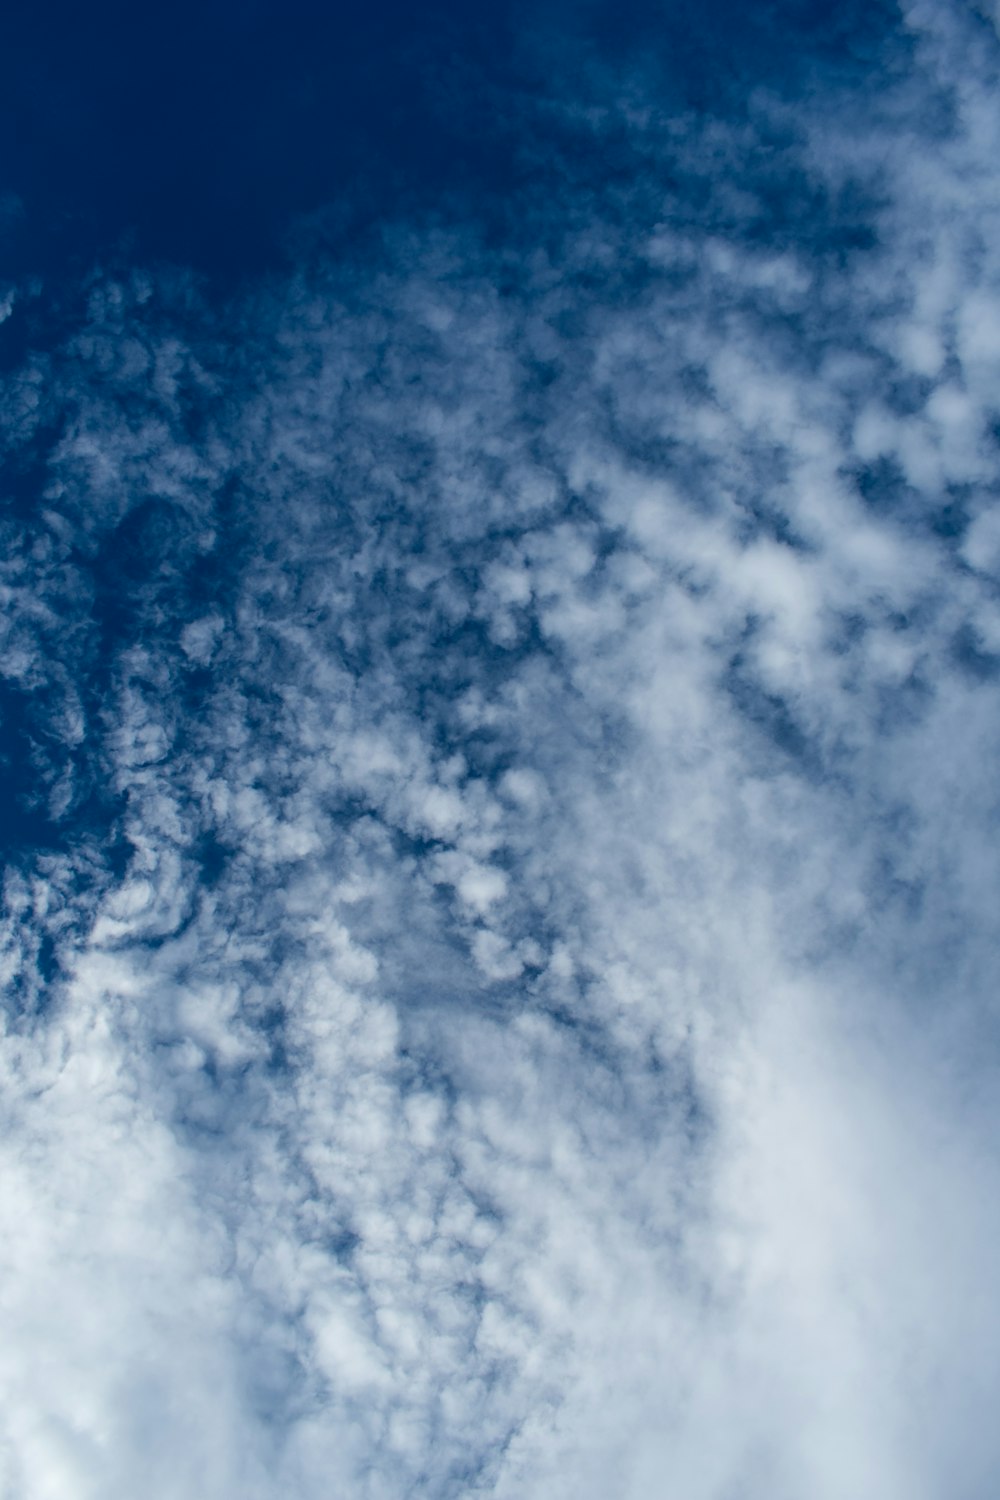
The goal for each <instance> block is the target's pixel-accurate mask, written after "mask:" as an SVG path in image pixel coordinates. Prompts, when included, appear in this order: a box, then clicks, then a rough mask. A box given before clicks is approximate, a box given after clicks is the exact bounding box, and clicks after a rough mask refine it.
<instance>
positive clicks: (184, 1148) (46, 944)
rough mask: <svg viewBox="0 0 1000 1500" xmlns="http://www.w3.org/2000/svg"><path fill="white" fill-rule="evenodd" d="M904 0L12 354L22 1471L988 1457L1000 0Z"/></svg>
mask: <svg viewBox="0 0 1000 1500" xmlns="http://www.w3.org/2000/svg"><path fill="white" fill-rule="evenodd" d="M977 17H978V19H977ZM903 24H904V26H905V27H906V28H908V35H907V36H906V37H902V38H901V39H899V40H898V47H899V57H898V66H894V65H892V64H893V56H890V55H889V54H887V56H886V58H885V59H883V60H882V62H880V63H879V64H878V67H879V68H882V69H883V70H884V74H885V77H886V78H887V79H888V80H889V81H888V82H887V84H886V86H885V88H884V89H882V90H879V89H878V88H877V87H875V84H876V83H877V81H878V78H881V77H882V76H883V75H882V73H877V74H876V65H875V64H872V71H871V72H870V73H869V74H867V75H865V78H864V79H863V81H862V82H861V83H860V84H853V83H852V84H851V89H852V90H853V92H852V93H851V98H852V100H853V106H852V110H851V112H848V113H846V114H845V113H844V110H843V101H844V89H845V88H846V87H847V86H846V85H845V84H844V82H843V79H842V78H839V77H838V82H837V90H838V92H837V93H836V94H835V96H833V95H831V94H829V93H824V91H823V89H822V87H821V85H820V83H819V82H818V83H817V85H816V87H815V89H814V90H813V92H812V93H811V94H809V95H808V96H807V97H806V98H805V99H803V100H802V101H801V102H800V103H799V104H798V105H796V106H792V105H791V104H790V103H789V102H788V99H787V98H779V97H778V95H777V94H776V93H775V92H772V93H766V92H764V91H761V92H760V93H759V95H757V96H755V97H754V98H753V99H751V100H750V101H749V102H748V105H747V108H746V110H745V112H744V113H743V115H742V116H741V117H740V118H738V119H729V120H723V119H722V118H719V117H715V118H709V117H707V116H694V115H689V114H684V113H680V112H677V111H675V112H673V113H671V112H670V111H669V110H666V109H665V108H664V107H663V106H662V104H659V103H657V100H656V97H655V95H654V94H653V93H652V92H651V91H650V90H649V88H648V87H647V86H646V85H642V86H640V85H639V84H635V83H633V84H632V85H631V86H630V87H629V88H628V89H625V88H624V87H623V86H622V84H621V79H620V78H615V77H613V76H611V75H610V73H608V72H604V73H602V72H600V70H593V71H592V72H591V73H590V74H589V75H588V77H587V78H586V79H585V80H582V81H581V82H580V85H579V88H578V90H577V92H576V94H575V95H573V97H572V98H570V97H566V98H562V97H556V98H553V100H551V101H549V102H547V103H546V104H545V105H544V112H545V114H546V117H547V118H549V119H553V118H555V117H558V118H559V120H560V125H559V131H560V132H561V134H560V135H559V142H560V143H561V144H560V145H559V149H560V150H564V151H565V153H566V160H567V163H570V164H575V175H574V176H572V177H571V178H570V179H569V185H568V186H567V188H566V195H565V200H564V201H560V202H544V203H543V202H541V201H539V200H537V199H533V198H532V196H531V193H530V192H529V193H528V194H527V201H526V203H525V226H526V227H525V229H524V235H525V238H524V239H522V240H520V241H519V242H518V244H517V246H516V248H512V244H511V243H508V242H507V241H505V240H502V242H501V244H500V245H499V247H497V246H496V245H491V244H490V243H489V242H487V241H486V240H485V239H484V238H483V237H482V236H479V235H477V234H476V233H474V232H473V231H472V230H471V229H469V228H468V226H465V227H457V228H451V229H443V228H440V227H439V228H437V229H435V230H434V231H431V230H428V229H427V228H426V227H425V228H423V229H413V228H399V229H398V230H396V231H394V232H393V233H391V234H390V233H388V232H387V233H386V236H385V238H384V240H383V242H382V244H381V246H380V248H379V251H378V255H377V257H376V262H375V264H373V265H372V266H370V267H368V268H355V269H354V270H350V271H348V270H345V269H344V267H343V266H340V267H339V268H337V269H332V268H331V267H329V266H328V265H325V264H323V262H322V258H321V257H317V256H316V255H315V254H312V255H310V254H307V253H306V252H303V256H302V263H301V264H300V265H299V266H298V267H297V268H296V269H295V270H294V271H293V272H289V274H288V275H287V276H284V277H275V278H273V279H272V280H271V281H269V282H262V283H261V284H260V285H259V286H258V287H257V288H255V289H254V290H253V292H251V293H246V294H243V295H241V296H240V297H239V298H236V299H233V300H232V301H231V302H230V303H229V304H228V305H226V306H225V307H219V306H215V307H210V306H209V305H208V303H207V302H206V300H205V299H204V297H203V295H202V293H200V292H199V290H198V288H197V285H196V284H195V282H194V281H193V280H192V279H188V278H186V277H184V276H183V275H181V274H179V273H175V274H168V273H165V272H164V273H160V274H157V275H147V274H146V273H144V272H140V271H134V272H132V271H129V272H128V273H127V274H126V273H122V274H120V275H118V276H115V277H112V276H100V277H96V278H95V280H94V282H93V285H92V286H91V288H90V290H89V292H88V294H87V295H88V296H89V301H88V302H87V304H86V309H85V311H84V312H82V313H81V314H80V316H79V317H78V318H77V319H76V322H75V323H74V325H73V330H72V331H71V332H69V333H65V334H63V335H62V336H60V338H59V339H58V340H55V341H53V343H52V345H51V347H50V351H49V353H47V354H46V355H44V356H42V355H38V356H32V357H29V358H28V359H27V360H26V362H25V363H24V364H23V365H22V366H21V367H20V368H18V369H16V370H15V371H14V372H13V373H11V374H9V375H8V376H7V377H6V379H5V384H4V388H3V393H2V396H0V400H2V402H3V411H4V414H5V427H6V431H7V433H8V457H9V472H10V474H11V475H12V476H13V479H15V480H16V481H17V483H18V484H19V485H20V486H21V490H20V493H21V494H22V501H21V502H20V503H19V504H18V505H14V506H12V508H11V512H10V520H9V522H8V533H7V535H8V544H7V545H6V547H5V564H4V578H3V587H4V589H5V601H6V604H7V609H6V611H5V625H4V632H5V633H4V636H3V641H2V647H0V667H2V671H3V676H4V683H5V688H4V691H5V694H6V696H5V698H4V703H5V704H6V703H8V702H9V704H10V709H9V713H10V718H9V719H8V720H5V722H7V723H10V724H13V725H14V726H15V729H16V733H14V732H11V733H10V734H8V737H7V739H6V740H5V745H7V744H9V746H10V747H11V748H10V749H9V750H8V751H7V753H8V756H9V758H10V764H11V768H12V775H13V774H14V772H15V771H16V773H17V776H18V777H19V778H20V779H19V780H17V781H16V783H15V782H12V785H15V789H16V794H17V796H18V797H20V799H21V800H20V801H19V802H17V803H16V806H17V808H18V809H19V811H18V816H19V817H20V818H21V819H22V822H21V823H20V824H18V825H17V829H19V830H20V832H19V834H18V838H17V840H16V847H15V848H14V852H13V857H12V859H11V863H10V866H9V869H8V873H7V877H6V886H5V924H6V925H5V929H4V945H5V946H4V949H3V954H4V957H3V963H4V966H5V967H4V972H5V975H6V976H7V977H8V979H9V995H10V999H9V1003H8V1007H7V1011H6V1032H5V1036H4V1044H3V1048H2V1049H0V1065H2V1067H3V1070H4V1075H3V1077H4V1083H3V1091H2V1093H3V1100H4V1103H3V1111H4V1120H3V1130H2V1133H0V1137H2V1142H3V1145H2V1152H3V1158H4V1180H5V1183H6V1186H5V1190H4V1193H3V1195H2V1200H0V1203H2V1206H0V1213H2V1215H3V1233H2V1236H0V1255H2V1257H3V1267H2V1272H0V1276H2V1282H3V1285H4V1288H5V1292H4V1309H5V1311H4V1318H5V1324H6V1332H5V1336H4V1339H3V1353H2V1355H0V1371H2V1378H3V1382H4V1387H5V1398H4V1412H5V1417H4V1422H5V1438H4V1442H5V1447H4V1450H3V1453H4V1456H3V1460H2V1462H3V1464H4V1465H5V1467H4V1468H3V1469H0V1472H2V1473H3V1475H4V1481H3V1482H4V1486H5V1489H6V1491H7V1492H8V1493H10V1494H11V1495H12V1496H15V1497H21V1496H24V1497H27V1496H29V1495H30V1496H33V1497H35V1496H41V1497H59V1500H62V1497H73V1500H76V1497H89V1496H94V1497H97V1496H101V1497H102V1500H105V1497H108V1496H111V1497H116V1496H119V1495H120V1496H123V1497H124V1496H126V1495H132V1494H134V1493H136V1492H137V1491H139V1490H141V1491H142V1492H143V1493H144V1494H149V1495H151V1496H155V1497H167V1496H172V1495H175V1494H177V1495H180V1494H182V1493H183V1494H185V1495H189V1494H198V1495H205V1496H212V1497H222V1496H229V1495H232V1494H235V1493H239V1494H241V1495H244V1494H245V1495H247V1496H259V1497H261V1500H271V1497H275V1496H278V1495H286V1494H296V1495H301V1496H303V1497H313V1496H320V1495H323V1496H326V1495H329V1494H331V1493H337V1494H339V1493H343V1494H344V1495H350V1496H352V1497H353V1496H359V1497H361V1496H368V1497H372V1500H374V1497H387V1500H389V1497H393V1500H395V1497H403V1496H418V1495H419V1496H427V1497H442V1500H443V1497H451V1496H456V1497H457V1496H465V1495H471V1494H475V1493H485V1494H493V1495H496V1496H498V1497H505V1500H513V1497H515V1496H516V1497H518V1500H524V1497H535V1496H539V1497H540V1496H543V1495H544V1496H545V1497H546V1500H557V1497H560V1496H566V1497H569V1496H570V1495H572V1496H574V1497H581V1496H582V1497H591V1496H592V1497H594V1500H597V1497H604V1496H607V1495H609V1494H614V1495H622V1496H628V1497H634V1500H647V1497H656V1496H660V1495H666V1494H675V1493H676V1494H678V1495H684V1496H685V1497H690V1500H724V1497H735V1496H737V1495H745V1496H747V1497H758V1496H760V1497H763V1496H765V1495H766V1496H767V1497H769V1500H780V1497H786V1496H787V1497H788V1500H792V1497H798V1496H801V1495H802V1494H805V1493H808V1494H810V1495H813V1496H816V1497H827V1496H828V1497H830V1500H835V1497H836V1500H839V1497H842V1496H844V1495H847V1494H850V1495H852V1496H856V1497H858V1500H864V1497H868V1496H870V1497H872V1500H876V1497H877V1500H889V1497H899V1500H903V1497H906V1500H914V1497H919V1496H927V1497H928V1500H929V1497H932V1496H937V1495H941V1494H945V1493H947V1494H948V1495H949V1496H955V1497H966V1496H967V1497H969V1500H973V1497H979V1496H981V1495H983V1494H985V1493H987V1492H988V1490H989V1487H990V1481H991V1476H992V1475H993V1474H994V1472H995V1469H996V1464H997V1460H998V1455H997V1450H996V1441H995V1437H994V1433H993V1426H992V1424H991V1421H990V1407H991V1394H992V1392H993V1391H994V1390H995V1385H996V1377H997V1373H998V1372H997V1354H996V1350H997V1348H998V1347H1000V1343H998V1338H997V1335H998V1332H1000V1328H998V1324H1000V1303H998V1300H997V1298H996V1296H995V1292H994V1289H993V1286H992V1281H993V1274H992V1259H993V1254H992V1247H993V1245H994V1244H995V1243H996V1238H997V1231H998V1228H1000V1225H998V1223H997V1219H998V1212H1000V1211H998V1210H997V1208H996V1207H995V1205H996V1204H997V1203H1000V1195H998V1193H997V1191H996V1188H997V1185H998V1184H997V1177H998V1165H1000V1164H998V1155H997V1117H996V1107H995V1103H994V1102H993V1100H992V1098H991V1094H992V1085H993V1079H994V1072H995V1066H996V1056H995V1044H994V1036H993V1030H994V1027H993V1012H994V999H993V988H994V985H993V975H994V974H995V972H996V959H997V947H996V938H995V932H994V929H995V921H994V906H995V896H996V890H997V877H998V874H1000V872H998V868H997V853H996V850H997V840H996V838H995V826H996V818H997V806H996V793H995V790H994V786H993V781H994V777H993V774H992V767H993V765H994V763H995V750H996V748H997V738H998V732H1000V715H998V713H997V710H996V695H995V684H996V680H997V675H998V670H1000V615H998V606H997V589H998V578H1000V575H998V572H997V565H998V557H1000V529H998V525H997V523H996V521H995V515H996V493H997V478H998V462H997V431H996V423H997V409H996V396H995V392H996V389H997V385H996V376H997V373H998V371H997V365H998V363H1000V335H997V334H996V329H997V328H1000V318H998V314H1000V266H998V262H997V252H996V245H997V243H998V240H997V236H996V235H995V233H994V232H993V230H994V218H995V216H996V212H997V200H996V191H995V186H993V184H994V180H995V166H994V163H995V161H996V159H997V154H996V150H995V147H996V144H997V142H996V136H997V132H998V124H997V117H996V109H995V94H994V93H993V91H992V80H993V75H994V72H995V69H996V61H997V43H996V37H995V35H994V34H993V32H992V31H991V30H990V29H989V27H988V26H987V25H986V22H985V20H984V17H983V15H980V14H979V13H978V12H977V13H976V15H973V14H972V13H971V12H969V13H966V12H965V11H963V10H961V9H960V8H957V7H955V8H949V7H937V6H932V5H928V6H925V7H921V8H913V9H911V10H908V11H907V12H906V14H905V16H904V19H903ZM886 45H888V44H886ZM535 107H536V106H535V105H530V104H529V103H527V102H525V100H523V99H521V100H519V101H517V104H516V110H521V111H523V112H525V114H526V116H527V123H526V124H525V126H524V132H525V148H524V149H525V151H526V152H528V151H530V143H529V141H530V129H529V127H530V125H531V123H532V116H531V109H533V108H535ZM537 107H538V108H542V106H537ZM511 109H512V114H516V110H515V106H514V105H513V104H512V105H511ZM512 128H513V127H512ZM518 128H521V127H520V126H518ZM553 149H555V147H554V148H553ZM616 153H619V154H620V155H621V158H622V160H623V161H625V162H627V164H628V168H629V170H628V172H624V173H616V174H612V173H611V172H610V171H608V170H607V163H608V162H609V161H612V160H616V161H617V160H618V156H617V155H616ZM612 178H613V180H612ZM529 241H530V242H529ZM24 497H27V498H24ZM18 716H20V717H18ZM29 784H30V786H31V788H32V790H31V792H30V794H29V793H28V792H26V791H24V788H25V787H27V786H28V785H29ZM24 819H28V821H27V822H24V821H23V820H24ZM32 820H33V821H32ZM15 831H16V830H15ZM12 847H13V845H12Z"/></svg>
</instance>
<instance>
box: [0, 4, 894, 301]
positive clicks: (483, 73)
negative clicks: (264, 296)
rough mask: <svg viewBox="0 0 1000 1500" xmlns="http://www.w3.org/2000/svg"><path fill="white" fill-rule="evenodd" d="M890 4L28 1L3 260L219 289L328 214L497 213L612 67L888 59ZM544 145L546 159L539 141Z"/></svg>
mask: <svg viewBox="0 0 1000 1500" xmlns="http://www.w3.org/2000/svg"><path fill="white" fill-rule="evenodd" d="M894 20H895V7H894V6H893V5H891V4H889V3H887V0H869V3H867V4H860V3H857V0H843V3H838V4H831V3H827V0H824V3H822V4H811V5H810V4H805V3H803V0H784V3H778V4H774V3H764V4H756V5H754V6H750V7H747V6H746V5H744V4H742V3H736V0H700V3H696V0H657V3H653V0H623V3H612V0H578V3H574V0H540V3H536V4H528V3H527V0H493V3H491V4H489V5H471V4H455V3H448V0H433V3H430V4H424V5H422V6H414V5H412V4H409V3H407V4H402V3H400V0H353V3H350V4H347V3H345V0H325V3H319V0H290V3H276V0H245V3H241V4H235V3H233V0H199V3H197V4H195V3H192V0H180V3H175V4H172V5H170V6H165V5H164V6H148V5H142V4H139V3H137V0H129V3H121V0H113V3H109V0H98V3H97V4H96V5H79V4H75V3H74V4H52V3H49V4H46V3H44V0H40V3H39V0H35V3H27V0H16V3H15V4H14V6H13V7H12V8H8V10H7V12H6V15H5V23H4V44H3V50H2V61H0V152H2V155H0V260H2V270H0V275H2V274H3V273H4V272H6V274H8V275H13V276H17V275H21V274H25V273H36V272H40V273H42V274H51V273H52V272H61V271H64V270H81V269H85V268H86V267H87V266H88V265H89V263H91V262H92V261H93V260H94V259H95V258H104V257H107V256H108V255H114V254H119V255H125V256H127V257H128V258H129V259H130V260H138V261H141V262H147V263H148V262H159V261H164V260H166V261H172V262H176V263H181V264H185V265H190V266H193V267H195V268H196V269H199V270H201V271H204V272H207V273H209V274H210V275H211V276H213V277H216V278H222V280H223V281H225V280H227V279H229V278H230V277H234V278H239V277H242V276H244V275H246V274H248V273H249V274H253V273H254V272H255V271H257V270H260V269H262V268H263V267H265V266H268V265H271V264H273V263H275V261H276V260H278V259H280V257H281V255H282V247H283V246H285V245H286V244H287V238H288V234H289V231H290V229H291V228H292V227H293V226H294V225H295V224H296V222H301V221H302V220H303V218H306V217H308V216H309V215H315V214H318V213H325V214H326V215H327V216H328V218H329V220H330V222H331V223H333V224H335V225H338V224H339V225H340V231H339V232H340V233H347V234H350V233H351V232H352V227H353V228H356V227H358V226H361V225H363V224H364V223H365V222H372V221H378V220H379V219H381V218H383V217H395V216H398V215H399V214H400V213H406V212H407V211H410V210H413V211H416V212H418V213H423V212H428V211H430V212H434V211H436V210H437V208H438V207H441V208H442V210H443V211H444V212H445V213H449V212H452V211H453V210H454V208H455V205H459V206H460V211H461V213H462V214H463V215H467V214H470V213H471V214H472V215H473V216H475V215H477V214H483V215H487V216H488V215H490V214H495V213H498V212H500V213H502V211H503V205H504V204H506V203H509V202H510V200H511V198H512V196H516V194H517V192H518V190H519V186H520V184H521V181H522V178H523V175H524V170H525V169H524V168H523V166H522V165H521V163H523V161H524V160H525V158H526V155H527V156H530V160H531V161H532V163H533V167H532V170H534V171H535V172H538V171H539V170H543V171H544V163H545V160H546V150H545V145H546V143H545V142H544V141H541V142H537V141H536V142H534V143H533V145H534V147H535V149H534V150H533V151H532V152H530V153H527V154H526V153H525V152H524V151H523V149H519V142H518V128H517V121H516V119H515V118H514V117H515V116H516V115H517V111H518V100H520V101H524V100H525V99H528V100H530V99H532V98H535V99H537V98H540V97H542V96H544V95H545V94H546V93H547V92H549V91H550V90H551V91H555V92H556V93H557V94H558V95H559V96H560V97H565V94H566V90H567V89H569V90H570V92H572V89H573V80H574V75H575V73H576V72H577V71H579V75H580V76H581V77H583V76H584V75H585V74H586V72H587V70H588V67H589V66H590V65H591V64H592V63H593V61H594V60H595V59H601V60H604V61H608V62H610V63H612V64H613V65H614V66H617V67H624V68H626V69H627V68H628V67H629V66H630V64H631V63H633V62H634V64H635V65H636V66H637V67H642V68H643V69H644V70H645V72H646V74H647V76H648V74H649V71H650V69H652V70H654V71H658V72H659V74H660V75H661V77H662V79H663V87H664V90H665V92H666V93H667V94H668V95H670V96H672V97H673V99H674V101H675V102H676V103H677V104H678V105H679V106H682V107H694V108H703V109H710V110H724V111H731V110H733V109H738V108H739V107H740V101H741V99H745V97H746V96H747V94H748V92H749V90H750V89H751V88H752V87H753V86H754V85H756V84H759V83H765V84H768V85H769V86H771V87H773V88H777V89H778V90H779V91H781V90H798V89H803V88H808V87H809V80H810V76H811V74H813V73H814V72H815V70H816V69H822V70H823V71H824V72H825V73H826V74H830V73H831V72H832V73H834V74H836V73H838V72H841V73H844V74H845V75H850V74H851V73H852V72H856V71H857V70H858V69H859V68H860V69H864V68H866V67H870V66H871V62H872V59H873V58H874V57H875V56H876V55H877V53H878V51H879V49H880V47H881V45H882V40H883V37H884V36H885V34H886V32H887V31H888V30H890V29H891V28H892V27H893V25H894ZM539 148H540V149H539Z"/></svg>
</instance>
